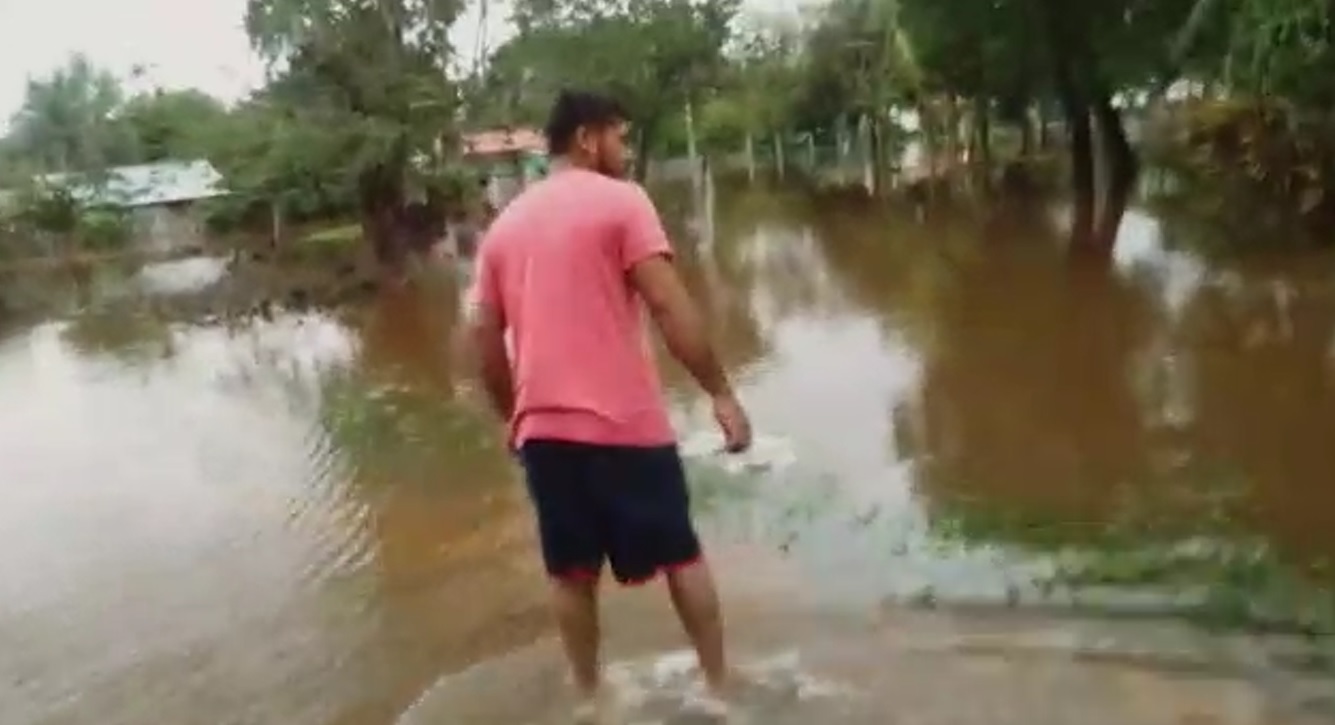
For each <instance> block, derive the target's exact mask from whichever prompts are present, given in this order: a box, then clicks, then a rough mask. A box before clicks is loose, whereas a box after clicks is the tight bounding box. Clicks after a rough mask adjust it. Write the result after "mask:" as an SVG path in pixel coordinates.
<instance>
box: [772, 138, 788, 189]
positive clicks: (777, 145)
mask: <svg viewBox="0 0 1335 725" xmlns="http://www.w3.org/2000/svg"><path fill="white" fill-rule="evenodd" d="M774 166H775V168H776V169H777V170H778V173H779V178H780V179H783V178H784V176H785V171H786V169H785V163H784V158H783V134H782V133H776V134H774Z"/></svg>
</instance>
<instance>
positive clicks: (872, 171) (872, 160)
mask: <svg viewBox="0 0 1335 725" xmlns="http://www.w3.org/2000/svg"><path fill="white" fill-rule="evenodd" d="M858 145H859V146H860V147H861V148H862V186H863V187H864V188H866V190H867V193H868V194H870V195H875V194H876V191H877V187H876V157H875V156H874V155H873V154H872V139H871V119H870V118H868V117H867V116H859V117H858Z"/></svg>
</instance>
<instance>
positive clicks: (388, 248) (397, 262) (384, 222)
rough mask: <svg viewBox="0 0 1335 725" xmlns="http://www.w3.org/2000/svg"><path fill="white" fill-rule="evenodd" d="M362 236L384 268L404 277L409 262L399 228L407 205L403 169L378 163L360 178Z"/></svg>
mask: <svg viewBox="0 0 1335 725" xmlns="http://www.w3.org/2000/svg"><path fill="white" fill-rule="evenodd" d="M357 193H358V202H359V208H360V212H361V225H362V236H363V237H364V238H365V239H366V241H367V242H369V243H370V244H371V251H372V252H373V253H374V254H375V259H376V262H378V263H379V265H380V267H381V270H382V271H383V272H385V273H386V274H387V275H389V276H390V277H392V278H394V279H402V276H403V273H404V270H405V262H406V261H407V254H406V251H407V250H406V246H405V245H404V243H403V241H404V240H403V238H402V235H401V234H400V230H399V216H400V209H402V207H403V180H402V174H401V173H400V169H396V168H392V167H389V166H383V165H382V166H375V167H372V168H370V169H368V170H366V171H365V172H363V173H362V174H361V176H360V178H359V179H358V180H357Z"/></svg>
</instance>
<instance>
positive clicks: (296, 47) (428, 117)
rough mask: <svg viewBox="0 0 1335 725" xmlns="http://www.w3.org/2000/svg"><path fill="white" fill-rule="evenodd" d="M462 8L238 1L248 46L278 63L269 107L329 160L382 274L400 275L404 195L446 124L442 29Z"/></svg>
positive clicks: (426, 168) (431, 163)
mask: <svg viewBox="0 0 1335 725" xmlns="http://www.w3.org/2000/svg"><path fill="white" fill-rule="evenodd" d="M462 10H463V1H462V0H249V2H248V5H247V14H246V28H247V31H248V32H249V34H250V37H251V40H252V42H253V44H254V46H255V48H256V49H257V50H258V51H260V53H261V54H263V55H264V57H265V58H266V59H267V60H268V61H269V62H270V63H271V64H272V67H273V68H274V69H275V70H277V69H282V71H281V72H276V74H275V78H274V80H273V82H272V83H271V84H270V87H269V89H268V90H267V92H266V98H267V101H268V103H269V104H270V105H271V106H273V107H274V109H275V111H276V112H277V113H279V114H280V115H282V116H284V117H286V118H287V119H288V120H289V121H290V123H291V124H292V125H293V126H297V127H301V128H303V129H305V130H306V131H307V132H309V134H310V135H313V136H318V137H319V138H320V140H321V144H320V145H321V146H322V148H324V149H328V150H329V151H330V152H331V154H330V156H329V157H327V160H328V161H330V162H331V163H336V164H337V168H338V169H339V170H340V171H341V172H342V174H343V175H344V176H345V177H346V178H347V179H348V180H349V181H350V182H351V184H352V186H354V187H355V189H356V198H357V207H358V210H359V213H360V216H361V221H362V229H363V232H364V234H365V237H366V239H367V240H368V241H369V242H370V243H371V244H372V246H373V248H374V250H375V253H376V256H377V258H378V259H379V260H380V261H381V263H382V264H383V265H384V266H385V267H386V268H387V269H388V270H389V271H391V272H395V273H397V272H400V271H401V265H402V263H403V261H404V257H405V254H406V252H407V247H408V239H409V238H410V236H411V231H410V229H409V226H410V224H411V222H410V221H409V219H410V215H409V214H408V213H407V204H408V201H409V199H410V197H411V196H412V194H413V191H414V189H415V188H417V189H424V190H425V191H426V192H430V191H432V188H433V187H431V185H430V176H431V173H432V172H433V171H434V170H435V169H437V168H438V166H439V164H438V162H439V158H438V156H439V154H438V151H439V150H440V149H442V148H445V146H444V145H442V144H441V143H440V141H441V138H442V136H443V135H446V134H447V133H448V131H449V129H450V128H451V126H452V124H453V120H454V116H455V111H456V108H457V102H458V97H457V93H456V91H455V89H454V87H453V85H452V84H451V83H450V82H449V80H448V77H447V72H448V69H449V65H450V61H451V57H452V53H453V48H452V47H451V45H450V41H449V29H450V26H451V25H452V24H453V23H454V21H455V20H456V19H457V18H458V17H459V15H460V13H461V11H462ZM428 197H429V201H430V202H432V203H433V205H434V203H436V202H438V197H435V196H431V195H430V194H428ZM435 211H437V212H439V211H440V210H439V209H435ZM433 216H434V217H436V218H439V217H440V214H439V213H436V214H434V215H433Z"/></svg>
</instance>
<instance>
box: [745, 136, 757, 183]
mask: <svg viewBox="0 0 1335 725" xmlns="http://www.w3.org/2000/svg"><path fill="white" fill-rule="evenodd" d="M746 179H747V181H749V182H751V183H752V184H754V183H756V137H755V136H753V135H752V134H751V132H750V131H747V132H746Z"/></svg>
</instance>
